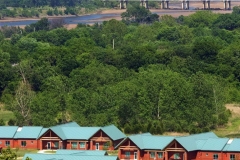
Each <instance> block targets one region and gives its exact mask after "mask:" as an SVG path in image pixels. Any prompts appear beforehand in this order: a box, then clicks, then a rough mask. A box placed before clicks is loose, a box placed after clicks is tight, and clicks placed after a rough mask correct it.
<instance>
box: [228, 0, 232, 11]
mask: <svg viewBox="0 0 240 160" xmlns="http://www.w3.org/2000/svg"><path fill="white" fill-rule="evenodd" d="M228 9H229V10H231V9H232V8H231V1H228Z"/></svg>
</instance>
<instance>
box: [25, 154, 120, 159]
mask: <svg viewBox="0 0 240 160" xmlns="http://www.w3.org/2000/svg"><path fill="white" fill-rule="evenodd" d="M27 157H28V158H31V159H33V160H117V159H118V157H117V156H78V155H64V154H25V155H24V157H23V159H22V160H26V158H27Z"/></svg>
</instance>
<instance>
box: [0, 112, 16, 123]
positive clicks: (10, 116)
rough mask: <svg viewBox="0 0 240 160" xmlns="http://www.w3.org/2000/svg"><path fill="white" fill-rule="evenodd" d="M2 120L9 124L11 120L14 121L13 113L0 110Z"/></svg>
mask: <svg viewBox="0 0 240 160" xmlns="http://www.w3.org/2000/svg"><path fill="white" fill-rule="evenodd" d="M0 119H3V121H4V122H5V123H6V124H7V122H8V121H9V120H10V119H14V114H13V112H11V111H5V110H1V108H0Z"/></svg>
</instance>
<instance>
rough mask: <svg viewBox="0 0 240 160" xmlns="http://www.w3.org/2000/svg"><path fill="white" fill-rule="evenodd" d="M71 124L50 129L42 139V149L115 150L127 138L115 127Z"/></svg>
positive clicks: (40, 139)
mask: <svg viewBox="0 0 240 160" xmlns="http://www.w3.org/2000/svg"><path fill="white" fill-rule="evenodd" d="M76 125H77V124H74V123H70V124H65V125H58V126H54V127H51V128H49V129H48V130H47V131H46V132H45V133H44V134H43V135H42V136H41V137H40V138H39V141H40V149H77V150H113V149H114V145H117V144H118V143H119V142H120V141H122V140H123V138H125V135H124V134H123V133H122V132H121V131H120V130H119V129H118V128H117V127H115V126H114V125H110V126H106V127H80V126H76Z"/></svg>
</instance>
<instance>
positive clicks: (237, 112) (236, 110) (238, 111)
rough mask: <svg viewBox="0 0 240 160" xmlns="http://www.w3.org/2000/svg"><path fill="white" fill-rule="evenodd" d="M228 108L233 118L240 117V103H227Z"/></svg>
mask: <svg viewBox="0 0 240 160" xmlns="http://www.w3.org/2000/svg"><path fill="white" fill-rule="evenodd" d="M225 106H226V108H227V109H229V110H230V111H231V113H232V118H237V117H240V104H226V105H225Z"/></svg>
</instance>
